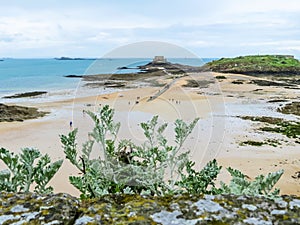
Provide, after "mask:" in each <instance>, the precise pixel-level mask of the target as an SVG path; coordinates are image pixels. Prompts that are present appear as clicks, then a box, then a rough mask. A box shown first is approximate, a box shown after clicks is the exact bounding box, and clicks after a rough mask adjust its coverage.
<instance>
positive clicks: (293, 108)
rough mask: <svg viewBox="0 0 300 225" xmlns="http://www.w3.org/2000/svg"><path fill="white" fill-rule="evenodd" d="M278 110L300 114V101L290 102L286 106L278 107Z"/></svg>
mask: <svg viewBox="0 0 300 225" xmlns="http://www.w3.org/2000/svg"><path fill="white" fill-rule="evenodd" d="M277 111H278V112H281V113H284V114H294V115H297V116H300V102H292V103H288V104H286V105H285V106H284V107H282V108H278V109H277Z"/></svg>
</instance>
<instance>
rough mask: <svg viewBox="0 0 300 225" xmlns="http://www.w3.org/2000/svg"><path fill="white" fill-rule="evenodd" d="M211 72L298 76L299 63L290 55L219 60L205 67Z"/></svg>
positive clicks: (299, 71)
mask: <svg viewBox="0 0 300 225" xmlns="http://www.w3.org/2000/svg"><path fill="white" fill-rule="evenodd" d="M205 66H206V67H207V68H209V69H211V70H212V71H213V72H221V73H236V74H247V75H276V76H279V75H300V61H299V60H297V59H295V58H294V56H291V55H251V56H239V57H236V58H221V59H219V60H215V61H213V62H209V63H207V64H206V65H205Z"/></svg>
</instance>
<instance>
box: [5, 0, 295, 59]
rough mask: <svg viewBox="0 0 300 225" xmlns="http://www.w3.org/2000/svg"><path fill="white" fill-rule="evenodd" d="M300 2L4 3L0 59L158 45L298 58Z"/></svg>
mask: <svg viewBox="0 0 300 225" xmlns="http://www.w3.org/2000/svg"><path fill="white" fill-rule="evenodd" d="M298 2H299V1H298V0H289V1H288V2H286V1H281V0H264V1H261V0H260V1H259V0H251V1H250V0H244V1H237V0H226V1H225V0H211V1H198V0H187V1H181V0H173V1H168V0H160V1H158V0H153V1H146V2H143V4H142V3H141V2H140V1H137V0H131V1H125V0H124V1H116V0H111V1H94V0H88V1H86V2H83V1H72V2H71V1H68V0H66V1H48V0H45V1H43V2H39V1H30V2H26V3H19V4H16V3H15V2H14V1H11V2H5V3H4V4H3V5H2V6H1V9H0V52H1V54H2V56H6V54H11V53H12V52H13V54H14V56H18V55H22V56H24V55H26V51H27V54H28V57H30V54H31V53H32V51H30V49H39V48H40V49H41V51H40V53H39V54H41V56H43V55H53V56H57V54H61V53H62V52H63V53H65V54H68V53H69V54H75V55H77V56H80V55H82V54H90V55H96V54H98V55H97V56H99V55H100V56H101V53H100V51H104V50H108V48H114V47H118V46H120V45H123V44H129V43H133V42H136V41H145V40H157V41H166V42H170V43H174V44H178V45H181V46H183V47H187V48H189V49H191V50H193V51H195V52H197V51H199V52H201V53H203V50H204V51H206V54H207V55H210V54H215V56H222V55H221V54H224V51H225V50H226V51H227V52H228V54H235V53H233V52H234V51H236V52H238V51H239V50H240V51H244V49H240V48H241V47H245V51H248V52H251V51H252V50H253V51H266V50H272V48H273V49H275V48H276V50H278V51H282V52H284V51H285V50H286V49H294V50H293V51H295V54H298V55H300V53H299V47H298V46H299V43H295V42H293V43H291V42H289V40H297V39H298V38H299V36H300V30H299V27H300V22H299V21H300V18H299V15H300V4H299V3H298ZM71 3H72V4H71ZM229 48H231V49H229ZM220 49H222V50H220ZM223 50H224V51H223ZM76 51H77V52H76ZM297 51H298V52H297ZM18 52H19V53H18ZM102 53H104V52H102ZM36 54H38V51H37V50H36ZM0 57H1V56H0Z"/></svg>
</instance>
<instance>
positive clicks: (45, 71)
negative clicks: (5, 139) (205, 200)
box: [0, 58, 213, 102]
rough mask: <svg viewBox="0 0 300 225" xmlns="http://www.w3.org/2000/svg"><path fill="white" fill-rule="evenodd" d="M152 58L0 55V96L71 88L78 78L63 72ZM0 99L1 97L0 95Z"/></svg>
mask: <svg viewBox="0 0 300 225" xmlns="http://www.w3.org/2000/svg"><path fill="white" fill-rule="evenodd" d="M151 60H152V59H146V58H145V59H133V58H128V59H126V58H123V59H103V58H101V59H97V60H95V59H84V60H56V59H4V60H3V61H0V98H1V97H3V96H5V95H11V94H16V93H23V92H28V91H47V92H51V91H57V90H64V89H74V88H76V86H77V85H78V79H76V78H66V77H64V76H66V75H86V74H103V73H121V72H135V71H137V70H136V69H131V70H122V71H121V70H118V68H119V67H124V66H126V67H130V68H135V67H136V66H139V65H144V64H146V63H148V62H150V61H151ZM212 60H213V59H209V58H206V59H198V58H195V59H192V58H183V59H179V58H176V59H168V61H170V62H173V63H181V64H186V65H191V66H200V65H201V64H203V63H205V62H208V61H212ZM0 102H1V99H0Z"/></svg>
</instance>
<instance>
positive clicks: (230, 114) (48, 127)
mask: <svg viewBox="0 0 300 225" xmlns="http://www.w3.org/2000/svg"><path fill="white" fill-rule="evenodd" d="M217 75H220V74H217V73H213V74H211V77H210V78H209V79H213V80H214V77H215V76H217ZM222 75H223V74H222ZM225 76H226V77H227V79H226V80H223V81H220V80H219V81H218V80H215V81H216V83H214V84H211V85H210V86H209V87H207V88H187V87H182V85H183V84H184V83H186V80H187V79H191V78H193V79H194V78H195V79H198V75H197V74H193V75H191V76H189V77H184V78H181V79H179V80H178V81H176V83H175V84H173V85H172V86H171V87H170V89H168V90H167V91H166V92H164V93H163V94H162V95H160V96H159V97H158V98H157V99H155V100H153V101H148V100H149V98H150V96H153V95H155V94H156V93H157V92H158V91H160V90H161V88H162V87H141V88H136V89H123V90H121V91H117V92H114V93H110V94H101V91H100V93H99V90H96V89H95V93H96V94H95V96H92V97H81V96H76V97H74V98H71V99H65V100H60V101H52V102H46V101H40V102H28V103H25V102H22V105H25V106H35V107H38V108H39V109H40V110H44V111H49V112H50V114H49V115H47V116H45V117H43V118H40V119H34V120H27V121H24V122H11V123H7V122H4V123H0V136H1V141H0V146H1V147H4V148H7V149H9V150H11V151H14V152H18V151H19V150H20V149H21V148H23V147H35V148H38V149H40V151H41V152H42V153H48V154H49V155H50V157H51V159H52V160H58V159H64V163H63V166H62V168H61V169H60V170H59V172H58V173H57V174H56V175H55V177H54V179H53V180H52V181H51V185H53V187H54V191H55V192H67V193H70V194H72V195H76V196H78V194H79V192H78V191H77V190H75V188H73V187H72V186H71V185H70V184H69V182H68V176H69V175H76V174H77V173H78V172H79V171H77V170H76V169H75V168H74V167H73V166H72V165H71V164H70V163H69V162H68V161H67V160H66V159H65V157H64V153H63V149H62V147H61V143H60V140H59V135H60V134H67V133H68V132H69V131H70V127H69V122H70V121H72V122H73V127H77V128H79V133H78V143H79V145H78V146H81V144H82V143H83V142H84V141H85V140H87V139H88V135H87V133H88V131H90V130H91V129H92V127H93V123H92V120H91V119H90V118H89V117H88V116H87V115H86V114H85V113H83V110H90V111H96V110H97V109H98V108H99V107H101V106H103V105H105V104H108V105H110V106H111V107H112V108H114V109H115V110H116V113H115V119H116V121H120V122H121V129H120V133H119V138H131V139H132V140H134V141H135V142H138V143H140V142H142V141H143V135H142V132H141V128H140V127H139V126H138V124H139V123H140V122H145V121H147V120H150V119H151V118H152V116H153V115H159V116H160V117H159V118H160V120H161V121H165V122H169V123H170V125H169V129H168V130H167V136H168V137H169V139H170V140H174V132H173V130H172V127H173V125H172V124H173V122H174V121H175V120H176V119H177V118H180V119H183V120H186V121H191V120H192V119H194V118H195V117H199V118H200V121H199V123H198V125H197V126H196V128H195V130H194V132H193V133H192V134H191V135H190V137H189V138H188V140H187V141H186V145H185V149H190V151H191V159H192V160H194V161H196V164H197V168H201V167H202V166H203V165H205V163H206V162H207V161H209V160H211V159H213V158H217V160H218V162H219V163H220V165H222V166H223V167H229V166H231V167H233V168H237V169H240V170H241V171H243V172H244V173H245V174H247V175H248V176H249V177H250V178H251V179H253V178H254V177H255V176H256V175H258V174H266V173H268V172H273V171H277V170H279V169H284V170H285V173H284V175H283V177H282V178H281V180H280V181H279V183H278V185H277V186H278V187H280V188H281V194H296V195H300V181H299V180H297V179H293V178H292V177H291V176H292V175H294V174H295V172H297V171H300V160H299V159H300V157H299V156H300V152H299V144H294V143H293V142H292V141H291V140H289V139H288V138H286V137H284V136H282V135H279V134H270V133H257V131H256V130H255V124H253V123H251V122H250V121H245V120H241V119H240V118H237V117H236V116H238V115H264V114H265V115H269V116H274V117H283V118H290V117H291V118H292V119H297V117H295V118H294V117H293V116H286V115H283V114H280V113H277V112H276V107H277V106H278V104H279V103H276V104H275V103H273V104H267V103H266V102H267V101H268V100H270V99H276V98H284V99H295V98H297V96H298V93H299V90H294V89H284V88H282V87H259V86H257V85H255V84H249V83H247V81H248V80H250V79H252V78H250V77H248V76H245V75H233V74H225ZM200 79H206V78H203V77H201V78H200ZM237 79H239V80H244V81H245V83H244V84H241V85H237V84H232V83H231V82H232V81H233V80H237ZM257 89H261V90H259V91H257ZM260 138H281V139H284V140H286V141H287V142H284V144H282V145H280V146H278V147H273V146H260V147H254V146H240V143H241V142H242V141H245V140H252V139H254V140H257V139H260ZM171 142H172V141H171ZM97 154H98V153H97V152H96V153H95V156H96V155H97ZM0 168H3V164H2V163H0ZM228 178H229V177H228V173H226V170H225V168H224V169H223V172H222V174H221V175H220V177H219V180H228Z"/></svg>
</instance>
